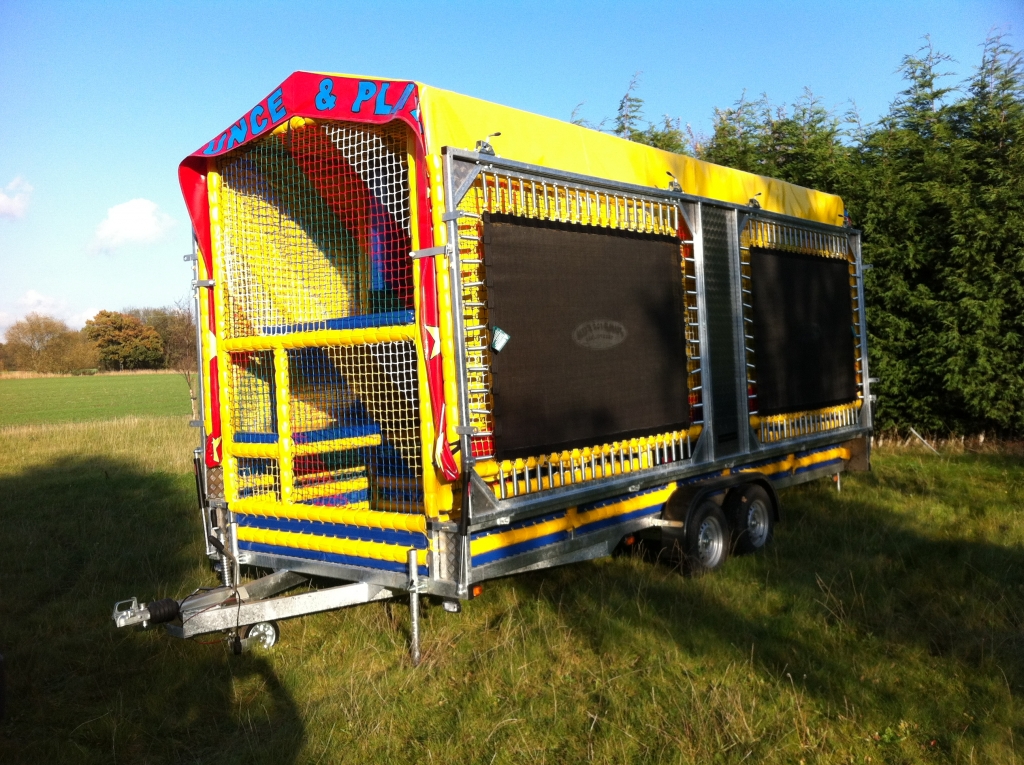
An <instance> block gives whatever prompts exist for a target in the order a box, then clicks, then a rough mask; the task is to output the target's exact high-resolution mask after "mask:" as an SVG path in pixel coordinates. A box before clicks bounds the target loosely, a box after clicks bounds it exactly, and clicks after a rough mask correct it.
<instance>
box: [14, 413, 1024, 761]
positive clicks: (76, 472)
mask: <svg viewBox="0 0 1024 765" xmlns="http://www.w3.org/2000/svg"><path fill="white" fill-rule="evenodd" d="M193 437H194V432H189V431H188V429H187V428H186V427H185V425H184V421H181V420H174V419H156V420H145V419H136V420H123V421H120V422H118V423H106V424H99V423H94V424H84V425H75V426H45V427H23V428H16V429H14V428H8V429H5V430H2V431H0V446H2V448H3V450H4V454H5V455H14V456H13V457H12V458H11V459H10V460H7V461H5V462H4V463H2V464H0V502H2V503H3V505H2V506H3V508H4V509H3V512H2V515H0V518H2V522H0V542H2V544H3V547H2V548H0V550H2V553H3V554H2V555H0V652H3V653H4V654H5V655H6V657H7V665H8V673H9V683H10V686H11V687H10V690H9V694H10V699H9V712H8V715H9V716H8V719H7V720H5V721H4V722H3V723H0V762H5V763H6V762H47V763H49V762H69V763H71V762H74V763H78V762H217V763H235V762H237V763H254V762H266V763H289V762H310V763H318V762H323V763H327V762H356V763H367V762H381V763H385V762H411V761H419V762H433V761H436V762H458V763H462V762H480V763H491V762H494V763H499V762H508V763H511V762H515V763H519V762H538V763H540V762H549V763H562V762H700V763H703V762H737V763H738V762H779V763H797V762H800V761H804V762H807V763H810V762H824V763H848V762H867V761H873V762H894V763H895V762H901V763H902V762H922V763H930V762H964V763H968V762H1010V763H1012V762H1016V761H1018V760H1020V759H1021V756H1020V754H1019V753H1018V750H1019V749H1020V747H1021V742H1022V740H1024V739H1022V736H1024V704H1022V703H1021V694H1022V692H1024V631H1022V630H1024V576H1022V572H1024V512H1022V511H1024V505H1022V502H1021V490H1022V488H1024V468H1022V466H1021V462H1020V460H1019V458H1016V457H1013V456H1006V455H1003V454H998V453H994V454H970V453H962V454H953V455H944V456H942V457H935V456H933V455H930V454H925V453H924V452H923V451H922V452H920V453H919V452H916V451H913V450H908V449H904V450H900V451H886V452H882V453H880V454H878V455H876V463H875V467H876V469H875V471H874V472H873V473H871V474H868V475H859V476H847V477H845V478H844V481H843V488H842V492H841V493H837V492H836V490H835V488H834V487H833V486H832V485H831V484H829V483H825V482H822V483H816V484H812V485H807V486H803V487H798V488H795V489H791V490H787V491H786V492H784V494H783V501H784V504H785V512H786V518H785V523H784V524H783V525H782V526H780V527H779V529H778V532H777V535H776V540H775V542H774V544H773V546H772V547H771V548H770V549H769V550H768V551H767V552H765V553H763V554H760V555H755V556H749V557H744V558H735V559H733V560H731V561H729V563H728V564H727V567H726V568H725V569H724V570H723V571H721V572H720V573H718V574H715V575H713V576H708V577H704V578H701V579H685V578H682V577H680V576H679V575H678V573H676V572H674V571H672V570H671V569H669V568H667V567H663V566H658V565H653V564H651V563H649V562H645V561H643V560H641V559H639V558H632V557H626V558H617V559H608V560H602V561H596V562H592V563H587V564H580V565H575V566H569V567H565V568H561V569H556V570H552V571H547V572H538V573H534V574H530V575H525V576H520V577H515V578H510V579H506V580H502V581H498V582H494V583H490V584H488V585H487V586H486V589H485V592H484V595H483V596H482V597H481V598H479V599H477V600H474V601H471V602H469V603H467V604H465V606H464V609H463V613H462V614H459V615H455V614H449V613H446V612H445V611H444V610H443V609H442V608H440V606H439V605H437V604H433V605H428V607H427V608H426V610H425V614H424V622H423V625H422V629H423V650H424V660H423V663H422V665H421V666H420V667H419V668H413V667H411V666H410V664H409V661H408V656H407V644H408V609H407V607H406V606H405V604H404V603H403V602H401V601H395V602H392V603H386V604H372V605H367V606H361V607H357V608H353V609H349V610H345V611H340V612H335V613H328V614H320V615H317V616H311V617H305V618H302V619H297V620H294V621H290V622H286V623H284V624H283V625H282V641H281V643H280V644H279V645H278V647H277V648H275V649H274V650H273V651H271V652H267V653H253V654H248V655H246V656H243V657H240V658H233V657H230V656H229V655H228V654H227V652H226V650H225V649H224V647H223V645H222V644H216V645H207V644H202V643H198V642H182V641H175V640H172V639H170V638H168V637H166V636H164V635H162V634H161V633H160V632H159V631H157V630H154V631H151V632H145V633H130V632H119V631H115V630H114V628H113V627H112V626H111V624H110V623H109V612H110V608H111V606H112V604H113V602H114V600H116V599H118V598H123V597H127V596H130V595H132V594H137V595H138V596H139V597H140V598H142V599H151V598H155V597H162V596H167V595H172V596H176V597H181V596H183V595H185V594H187V593H188V592H189V591H190V590H191V589H192V588H194V587H196V586H199V585H201V584H206V585H211V584H214V583H215V579H214V577H213V575H212V573H210V572H209V570H208V569H207V568H206V567H205V566H204V564H203V557H202V549H201V544H202V542H201V539H200V533H199V528H198V518H197V512H196V509H195V505H194V499H193V497H192V492H193V488H192V479H191V476H190V475H189V474H188V472H187V470H188V465H187V463H188V456H189V453H190V449H191V446H192V442H193Z"/></svg>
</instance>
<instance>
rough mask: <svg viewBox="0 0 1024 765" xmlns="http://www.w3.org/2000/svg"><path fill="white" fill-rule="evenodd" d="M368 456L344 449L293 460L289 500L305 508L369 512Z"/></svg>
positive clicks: (358, 451)
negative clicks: (325, 506)
mask: <svg viewBox="0 0 1024 765" xmlns="http://www.w3.org/2000/svg"><path fill="white" fill-rule="evenodd" d="M368 452H369V450H368V449H343V450H340V451H329V452H319V453H313V454H302V455H298V456H296V457H295V458H294V460H293V463H292V470H294V473H295V485H294V488H293V490H292V499H293V500H294V501H295V502H301V503H303V504H307V505H327V506H331V507H336V506H342V505H344V506H346V507H348V508H349V509H363V510H366V509H369V491H368V489H369V481H368V478H367V475H368V473H367V469H366V463H367V457H368Z"/></svg>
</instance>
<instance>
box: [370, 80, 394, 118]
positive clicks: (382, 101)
mask: <svg viewBox="0 0 1024 765" xmlns="http://www.w3.org/2000/svg"><path fill="white" fill-rule="evenodd" d="M390 85H391V83H390V82H385V83H382V84H381V86H380V93H378V94H377V103H376V104H375V105H374V108H373V113H374V114H391V107H390V106H389V105H388V102H387V98H388V88H389V87H390Z"/></svg>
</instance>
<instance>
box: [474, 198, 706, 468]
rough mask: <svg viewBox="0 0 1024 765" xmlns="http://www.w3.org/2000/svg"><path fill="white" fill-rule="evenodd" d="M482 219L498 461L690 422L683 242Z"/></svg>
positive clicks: (520, 220) (550, 224)
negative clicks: (498, 333)
mask: <svg viewBox="0 0 1024 765" xmlns="http://www.w3.org/2000/svg"><path fill="white" fill-rule="evenodd" d="M484 221H485V222H484V241H485V243H486V245H485V250H484V262H485V265H486V267H487V285H488V308H489V309H490V316H489V318H490V322H491V324H492V326H493V327H500V328H501V330H503V331H504V332H505V333H507V335H508V336H510V339H509V340H508V342H507V345H505V347H504V349H503V350H502V351H501V352H500V353H497V354H495V355H494V357H493V358H492V361H491V369H492V373H493V376H494V384H493V396H494V420H495V435H494V441H495V452H496V456H497V458H498V459H508V458H514V457H527V456H530V455H534V454H543V453H550V452H552V451H555V450H562V449H572V448H576V447H582V446H589V445H591V444H599V443H610V442H612V441H619V440H622V439H628V438H632V437H636V436H641V435H650V434H653V433H656V432H659V431H670V430H677V429H679V428H685V427H689V424H690V419H689V409H690V405H689V399H688V391H687V389H686V378H687V358H686V336H685V316H684V300H683V280H682V279H681V278H680V265H681V256H680V250H679V240H678V239H675V238H673V237H669V236H659V235H652V234H639V233H632V232H628V233H627V232H621V231H616V230H614V229H607V228H601V227H597V226H580V225H578V224H566V223H553V222H546V221H537V220H534V219H529V218H523V217H518V216H510V215H495V214H490V215H489V216H485V218H484ZM570 285H571V286H570Z"/></svg>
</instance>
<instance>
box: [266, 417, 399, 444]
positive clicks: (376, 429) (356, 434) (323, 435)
mask: <svg viewBox="0 0 1024 765" xmlns="http://www.w3.org/2000/svg"><path fill="white" fill-rule="evenodd" d="M377 435H380V425H378V424H377V423H375V422H371V423H367V424H365V425H346V426H342V427H337V428H321V429H320V430H304V431H302V432H300V433H293V434H292V440H293V441H295V443H297V444H316V443H320V442H321V441H337V440H340V439H343V438H360V437H361V436H377ZM274 440H275V441H276V440H277V436H274Z"/></svg>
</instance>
